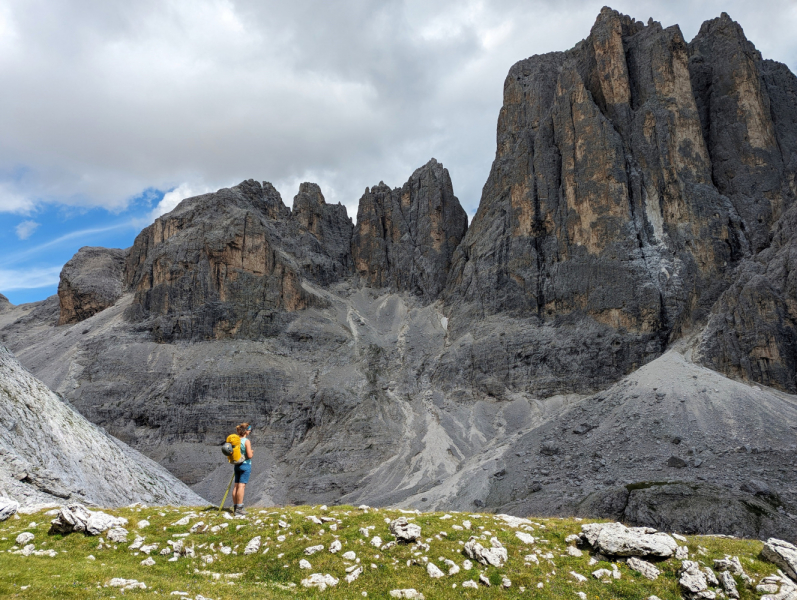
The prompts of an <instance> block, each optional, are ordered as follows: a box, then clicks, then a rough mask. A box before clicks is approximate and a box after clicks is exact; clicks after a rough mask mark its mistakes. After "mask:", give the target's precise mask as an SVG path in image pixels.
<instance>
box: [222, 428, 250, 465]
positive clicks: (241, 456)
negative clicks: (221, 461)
mask: <svg viewBox="0 0 797 600" xmlns="http://www.w3.org/2000/svg"><path fill="white" fill-rule="evenodd" d="M244 444H245V442H244V440H243V438H242V437H241V436H239V435H237V434H235V433H232V434H230V435H228V436H227V441H226V442H225V443H224V445H223V446H222V447H221V451H222V453H223V454H224V455H225V456H226V457H227V460H228V461H229V462H230V463H232V464H234V465H240V464H243V462H244V461H245V460H246V454H245V452H244V448H245V446H244Z"/></svg>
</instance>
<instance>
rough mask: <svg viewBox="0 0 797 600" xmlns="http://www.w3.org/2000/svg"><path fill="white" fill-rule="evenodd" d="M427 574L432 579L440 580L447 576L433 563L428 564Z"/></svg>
mask: <svg viewBox="0 0 797 600" xmlns="http://www.w3.org/2000/svg"><path fill="white" fill-rule="evenodd" d="M426 572H427V573H428V574H429V577H431V578H432V579H440V578H441V577H443V576H444V575H445V573H443V572H442V571H441V570H440V568H439V567H438V566H437V565H436V564H434V563H433V562H428V563H426Z"/></svg>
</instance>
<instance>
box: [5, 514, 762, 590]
mask: <svg viewBox="0 0 797 600" xmlns="http://www.w3.org/2000/svg"><path fill="white" fill-rule="evenodd" d="M105 512H108V513H111V514H114V515H117V516H122V517H126V518H127V519H128V520H129V525H128V527H127V528H128V530H129V531H130V534H129V535H128V544H119V545H118V546H117V548H115V549H114V548H108V549H99V548H98V545H99V538H98V537H90V536H85V535H83V534H79V533H78V534H74V533H73V534H70V535H65V536H61V535H49V534H48V529H49V522H50V520H51V519H52V516H47V515H45V514H44V513H39V514H34V515H19V518H11V519H9V520H7V521H5V522H3V523H0V573H2V577H0V597H2V598H36V599H41V598H112V597H116V598H137V597H145V596H146V597H151V596H153V595H155V594H157V595H159V596H166V597H169V598H176V597H177V596H170V593H171V592H172V591H183V592H188V594H189V595H188V596H187V597H188V598H194V597H195V596H196V595H198V594H201V595H203V596H205V597H207V598H213V599H214V600H220V599H231V600H232V599H235V600H240V599H241V598H295V597H301V598H330V599H337V598H341V599H342V598H350V599H354V598H362V597H363V596H362V592H367V594H368V596H367V597H368V598H388V597H389V591H390V590H394V589H400V588H415V589H416V590H418V591H419V592H421V593H423V594H424V595H425V596H426V598H427V599H429V600H432V599H435V600H436V599H444V598H458V599H459V598H499V597H500V598H513V597H529V598H567V599H569V600H577V599H578V596H577V595H576V592H584V593H586V595H587V598H588V599H590V600H598V599H606V600H608V599H624V598H628V599H643V598H647V597H648V596H650V595H652V594H655V595H656V596H658V597H659V598H662V600H667V599H672V600H676V599H679V598H680V597H681V594H680V592H679V589H678V584H677V574H676V572H677V569H678V567H679V566H680V561H678V560H675V559H671V560H668V561H664V562H662V563H659V564H658V566H659V568H661V569H663V574H662V576H661V577H659V579H658V580H657V581H648V580H646V579H644V578H642V577H641V576H640V575H639V574H638V573H635V572H634V571H632V570H630V569H629V568H628V567H627V566H626V565H625V564H624V563H617V564H618V566H619V570H620V571H621V573H622V577H621V579H619V580H611V582H610V583H603V582H601V581H598V580H597V579H595V578H594V577H592V575H591V573H592V571H594V570H596V569H599V568H609V569H611V568H612V567H611V563H607V562H599V563H597V564H595V565H592V566H589V565H588V561H589V560H590V556H589V553H587V552H584V554H583V556H582V557H572V556H569V555H567V554H565V550H566V546H567V545H566V544H565V541H564V540H565V537H566V536H568V535H569V534H572V533H577V532H579V531H580V526H581V524H583V523H585V522H587V521H577V520H575V519H533V518H532V521H534V523H535V524H534V525H532V528H533V531H532V532H531V534H532V535H533V536H534V537H535V538H537V539H538V541H537V543H535V544H534V545H533V546H528V545H526V544H523V543H522V542H521V541H520V540H519V539H518V538H517V537H516V536H515V532H516V531H519V530H516V529H513V528H512V527H510V526H508V525H507V524H506V523H505V522H503V521H502V520H499V519H497V517H496V516H495V515H491V514H481V515H478V518H476V517H474V516H471V515H476V514H477V513H455V512H451V513H448V514H450V515H451V516H452V518H451V519H441V517H442V516H443V515H444V514H445V513H421V514H420V515H414V514H404V516H406V517H408V518H413V519H414V522H415V523H417V524H418V525H420V526H421V529H422V537H423V540H424V542H427V543H428V544H429V546H430V549H429V551H428V552H420V553H419V549H418V548H417V547H416V546H414V545H397V546H395V547H393V548H391V549H389V550H386V551H381V550H379V549H377V548H375V547H373V546H372V545H371V544H370V543H369V540H370V538H371V537H372V536H373V535H378V536H379V537H381V538H382V540H383V542H387V541H390V540H392V539H393V536H392V535H390V533H389V532H388V524H387V523H386V522H385V519H395V518H397V517H399V516H402V513H401V512H400V511H398V510H393V509H370V510H368V511H363V510H360V509H357V508H354V507H351V506H333V507H330V508H329V509H327V510H321V509H320V508H319V507H308V506H299V507H290V508H272V509H263V510H258V509H250V510H249V517H248V519H240V518H239V519H225V518H224V517H223V516H222V515H220V514H219V513H217V512H215V511H211V510H204V511H203V510H201V509H194V510H193V511H191V510H190V509H186V508H179V509H178V508H173V507H147V508H127V509H121V510H106V511H105ZM189 512H195V513H196V514H197V515H198V516H197V517H196V518H192V519H191V525H193V524H194V523H196V522H197V521H200V520H201V521H204V522H205V523H206V524H208V525H210V526H214V525H223V524H227V527H226V528H223V529H221V530H220V531H218V532H217V533H211V532H210V531H208V532H206V533H195V534H191V535H189V536H188V537H186V538H183V539H185V540H186V541H187V542H188V545H189V546H190V545H191V544H192V543H193V544H194V546H195V547H196V555H197V556H196V557H195V558H187V557H181V558H180V559H179V560H177V561H176V562H168V558H170V556H171V555H169V556H162V555H160V554H159V553H158V551H155V552H153V553H152V554H151V556H152V557H153V558H154V560H155V562H156V564H155V565H154V566H149V567H146V566H141V565H140V562H141V561H142V560H143V559H145V558H146V556H145V555H143V554H137V553H135V552H132V551H130V550H128V549H127V545H129V544H130V543H132V541H133V539H134V538H135V536H136V534H140V535H143V536H145V537H146V542H145V543H146V544H150V543H153V542H158V543H159V544H160V546H159V548H158V550H160V549H162V548H163V547H164V546H165V542H166V540H167V539H177V538H172V536H173V535H175V534H180V533H186V532H188V530H189V528H190V525H189V526H174V525H173V523H174V522H175V521H177V520H178V519H179V518H180V517H182V516H183V515H185V514H187V513H189ZM309 515H315V516H317V517H321V516H329V517H334V518H335V519H338V520H339V521H340V522H339V523H337V531H331V530H330V527H329V524H326V523H325V524H324V525H317V524H314V523H312V522H311V521H309V520H306V518H305V517H307V516H309ZM141 519H147V520H149V521H150V525H149V526H148V527H146V528H144V529H142V530H140V531H139V530H138V529H137V528H136V524H137V523H138V521H140V520H141ZM279 520H284V521H285V522H286V523H287V524H288V527H287V528H282V527H280V526H279V525H278V521H279ZM465 520H469V521H470V522H471V524H472V527H471V531H466V530H456V529H454V528H453V527H452V526H453V525H459V526H462V524H463V521H465ZM258 521H260V522H258ZM31 523H36V525H35V526H31ZM239 526H240V527H239ZM368 526H373V527H374V529H373V530H371V532H370V534H369V537H368V538H364V537H363V536H362V535H361V534H360V532H359V529H360V528H361V527H368ZM481 528H483V529H481ZM23 531H30V532H31V533H34V534H35V539H34V540H33V543H34V544H35V545H36V549H37V550H40V549H41V550H46V549H53V550H55V551H56V552H58V556H57V557H56V558H51V557H46V556H28V557H24V556H22V555H20V554H11V553H9V552H7V550H10V549H12V548H13V547H14V546H15V539H16V537H17V535H18V534H19V533H21V532H23ZM486 531H489V532H491V534H492V535H494V536H496V537H497V538H498V539H499V540H500V541H501V542H502V543H503V544H504V546H505V547H506V548H507V550H508V553H509V560H508V561H507V563H506V565H505V566H504V567H503V568H501V569H497V568H494V567H490V568H485V567H483V566H482V565H478V564H477V563H475V561H474V568H473V570H471V571H465V570H464V569H463V570H461V571H460V572H459V573H458V574H456V575H452V576H445V577H443V578H441V579H436V580H435V579H431V578H430V577H429V576H428V575H427V573H426V568H425V566H424V565H423V564H422V563H421V564H412V562H411V564H410V565H409V566H408V565H407V561H413V560H416V561H418V559H420V558H421V557H422V556H426V557H428V559H429V560H431V561H433V562H435V564H437V565H438V566H439V567H440V568H441V569H442V570H443V571H444V572H447V571H448V567H447V566H446V565H445V564H444V563H443V562H442V561H441V560H439V558H441V557H442V558H448V559H451V560H453V561H454V562H456V563H457V564H458V565H459V566H460V567H462V563H463V561H464V559H465V558H466V556H465V555H464V554H463V551H462V544H461V542H462V543H464V542H466V541H467V540H468V538H469V537H470V536H471V535H473V534H476V535H480V534H482V533H483V532H486ZM441 532H445V533H446V534H447V537H441V539H437V538H436V537H435V536H436V535H438V534H440V533H441ZM256 535H260V536H261V537H262V541H263V545H262V547H261V548H260V550H259V551H258V553H256V554H253V555H249V556H244V555H243V550H244V547H245V545H246V544H247V542H248V541H249V540H250V539H252V538H253V537H254V536H256ZM278 535H285V536H286V538H285V541H284V542H279V541H278V540H277V536H278ZM334 536H338V539H339V540H340V541H341V543H342V545H343V549H342V550H341V551H340V552H339V553H337V554H331V553H330V552H329V551H328V550H327V549H328V548H329V545H330V544H331V543H332V541H333V540H334V539H335V537H334ZM487 537H488V538H489V536H487ZM540 539H542V540H547V543H544V542H541V541H539V540H540ZM220 543H223V544H224V545H226V546H232V547H233V548H234V549H235V552H237V555H235V554H230V555H224V554H222V553H221V552H219V551H218V548H219V544H220ZM482 543H483V544H484V545H486V546H489V541H488V540H483V541H482ZM211 544H213V545H214V548H216V552H212V551H211V550H210V549H209V547H210V545H211ZM318 544H323V545H324V547H325V549H324V550H323V551H321V552H318V553H316V554H313V555H312V556H305V554H304V549H305V548H307V547H308V546H314V545H318ZM202 545H205V546H204V547H201V548H200V546H202ZM687 545H688V546H689V550H690V555H691V556H690V558H692V559H693V560H694V559H697V560H700V561H702V562H703V563H704V564H706V565H709V566H711V565H712V564H713V560H714V559H715V558H722V557H723V556H724V555H726V554H730V555H734V556H739V558H740V559H741V562H742V565H743V566H744V568H745V570H746V571H747V573H748V574H749V575H750V576H751V577H753V579H754V580H755V581H756V582H758V581H759V580H760V578H761V577H763V576H765V575H770V574H772V573H774V572H775V571H776V569H775V567H774V565H771V564H768V563H766V562H764V561H762V560H761V559H760V558H759V553H760V551H761V543H760V542H758V541H751V540H730V539H724V538H711V537H700V536H693V537H689V542H688V544H687ZM266 548H268V552H267V553H265V554H264V553H263V551H264V550H265V549H266ZM348 550H353V551H354V552H355V553H356V554H357V557H359V558H360V564H362V565H363V567H364V572H363V573H362V574H361V575H360V577H359V578H358V579H357V580H356V581H354V582H353V583H351V584H349V583H346V581H345V580H344V577H345V575H346V573H345V567H346V565H348V564H353V563H351V562H348V561H346V560H344V559H343V558H342V556H341V555H342V554H343V553H344V552H346V551H348ZM699 552H701V553H699ZM531 553H536V554H537V555H538V556H539V557H540V558H539V561H540V562H539V564H535V563H533V562H531V563H527V562H526V561H524V556H525V555H528V554H531ZM547 553H550V554H552V555H553V558H552V559H551V560H552V562H553V564H551V562H549V560H548V559H545V558H542V555H544V554H547ZM89 555H93V556H94V557H95V558H96V560H90V559H87V556H89ZM202 555H213V556H214V560H213V562H212V563H211V564H205V563H204V562H203V559H202V558H201V557H202ZM302 558H305V559H307V560H308V561H309V562H310V563H311V564H312V569H311V570H301V569H299V561H300V559H302ZM372 564H374V565H376V568H372V567H371V565H372ZM482 571H483V572H484V573H485V574H486V575H487V577H488V578H489V579H490V581H491V582H493V584H494V585H493V586H492V587H490V588H486V587H484V586H482V585H481V584H480V585H479V588H478V589H468V588H463V587H462V583H463V582H464V581H466V580H478V577H479V574H480V573H481V572H482ZM570 571H575V572H577V573H580V574H582V575H585V576H586V577H588V581H587V582H585V583H582V584H577V583H576V582H575V581H574V580H573V578H572V576H570V574H569V572H570ZM213 573H217V574H218V575H217V576H214V575H213ZM311 573H329V574H331V575H333V576H334V577H336V578H338V579H340V583H338V585H337V586H335V587H331V588H327V589H326V590H325V591H318V590H314V589H305V588H304V587H302V586H301V584H300V582H301V580H302V579H303V578H306V577H308V576H309V575H310V574H311ZM238 574H240V575H238ZM228 576H232V577H233V578H231V577H228ZM113 577H120V578H125V579H136V580H138V581H142V582H144V583H145V584H146V585H147V589H146V590H129V591H125V592H121V591H120V590H119V589H116V588H111V587H105V585H106V584H107V582H108V581H109V580H110V579H111V578H113ZM503 577H508V578H509V579H510V580H511V582H512V586H511V588H509V589H502V588H501V587H500V581H501V579H502V578H503ZM539 583H542V584H543V588H542V589H539V588H538V587H537V585H538V584H539ZM454 585H455V586H456V587H454ZM737 585H738V587H739V591H740V592H741V596H742V599H743V600H746V599H752V598H758V597H759V596H760V594H756V593H755V592H754V591H753V590H750V589H746V588H745V587H744V585H743V583H742V582H741V581H740V580H739V579H738V578H737ZM23 586H27V588H26V589H24V590H23V589H22V587H23ZM521 587H523V588H525V591H524V592H521V591H520V588H521Z"/></svg>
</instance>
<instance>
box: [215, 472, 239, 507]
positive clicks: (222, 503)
mask: <svg viewBox="0 0 797 600" xmlns="http://www.w3.org/2000/svg"><path fill="white" fill-rule="evenodd" d="M233 479H235V473H233V474H232V477H230V485H228V486H227V491H226V492H224V498H222V499H221V504H219V512H221V509H222V508H223V507H224V503H225V502H227V494H229V493H230V488H232V481H233Z"/></svg>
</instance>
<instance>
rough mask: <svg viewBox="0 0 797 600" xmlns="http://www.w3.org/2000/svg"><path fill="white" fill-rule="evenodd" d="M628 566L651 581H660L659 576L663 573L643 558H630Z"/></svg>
mask: <svg viewBox="0 0 797 600" xmlns="http://www.w3.org/2000/svg"><path fill="white" fill-rule="evenodd" d="M627 564H628V566H629V567H630V568H631V569H633V570H634V571H637V572H639V573H640V574H641V575H642V576H643V577H645V578H647V579H650V580H651V581H655V580H656V579H658V578H659V574H660V573H661V571H660V570H659V569H658V568H656V567H655V566H654V565H653V564H651V563H649V562H648V561H646V560H642V559H641V558H637V557H636V556H632V557H630V558H629V559H628V562H627Z"/></svg>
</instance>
